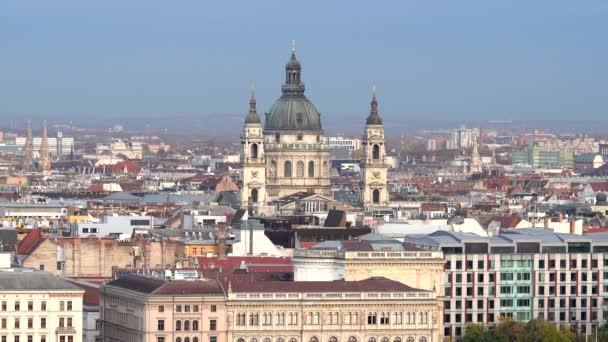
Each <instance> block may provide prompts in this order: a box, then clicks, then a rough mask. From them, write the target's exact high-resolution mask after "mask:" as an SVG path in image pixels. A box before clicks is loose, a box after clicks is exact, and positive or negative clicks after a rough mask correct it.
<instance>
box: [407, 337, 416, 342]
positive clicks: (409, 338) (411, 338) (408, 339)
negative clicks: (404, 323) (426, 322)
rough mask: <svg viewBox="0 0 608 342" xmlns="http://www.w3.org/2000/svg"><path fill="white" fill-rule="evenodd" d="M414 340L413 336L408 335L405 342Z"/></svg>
mask: <svg viewBox="0 0 608 342" xmlns="http://www.w3.org/2000/svg"><path fill="white" fill-rule="evenodd" d="M414 341H415V340H414V338H413V337H412V336H410V337H408V338H407V342H414Z"/></svg>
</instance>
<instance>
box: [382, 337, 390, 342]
mask: <svg viewBox="0 0 608 342" xmlns="http://www.w3.org/2000/svg"><path fill="white" fill-rule="evenodd" d="M380 341H382V342H389V341H390V340H389V338H388V337H383V338H382V339H381V340H380Z"/></svg>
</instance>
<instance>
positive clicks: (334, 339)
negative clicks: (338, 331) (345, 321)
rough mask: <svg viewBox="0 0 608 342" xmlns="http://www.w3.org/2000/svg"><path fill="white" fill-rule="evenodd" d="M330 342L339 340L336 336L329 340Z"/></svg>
mask: <svg viewBox="0 0 608 342" xmlns="http://www.w3.org/2000/svg"><path fill="white" fill-rule="evenodd" d="M329 342H338V338H337V337H336V336H332V337H330V338H329Z"/></svg>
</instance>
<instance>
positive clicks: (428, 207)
mask: <svg viewBox="0 0 608 342" xmlns="http://www.w3.org/2000/svg"><path fill="white" fill-rule="evenodd" d="M445 210H446V206H445V204H441V203H422V204H421V205H420V211H445Z"/></svg>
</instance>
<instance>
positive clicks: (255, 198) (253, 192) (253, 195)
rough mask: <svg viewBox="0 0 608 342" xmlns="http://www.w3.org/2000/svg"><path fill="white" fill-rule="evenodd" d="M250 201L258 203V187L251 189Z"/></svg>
mask: <svg viewBox="0 0 608 342" xmlns="http://www.w3.org/2000/svg"><path fill="white" fill-rule="evenodd" d="M251 203H258V189H251Z"/></svg>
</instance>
